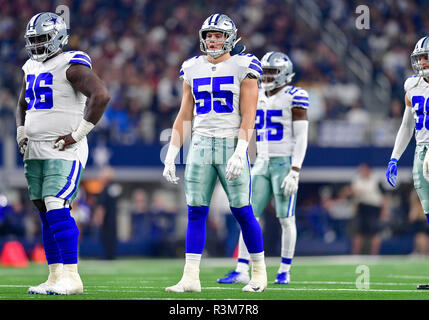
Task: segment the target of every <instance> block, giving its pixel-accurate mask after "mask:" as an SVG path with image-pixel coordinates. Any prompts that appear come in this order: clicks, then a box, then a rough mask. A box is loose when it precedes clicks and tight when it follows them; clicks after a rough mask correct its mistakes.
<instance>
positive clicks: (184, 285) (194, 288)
mask: <svg viewBox="0 0 429 320" xmlns="http://www.w3.org/2000/svg"><path fill="white" fill-rule="evenodd" d="M165 291H166V292H201V283H200V280H195V279H193V280H191V279H183V278H182V280H180V281H179V283H178V284H176V285H174V286H171V287H167V288H165Z"/></svg>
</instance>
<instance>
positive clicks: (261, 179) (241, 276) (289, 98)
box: [217, 52, 309, 284]
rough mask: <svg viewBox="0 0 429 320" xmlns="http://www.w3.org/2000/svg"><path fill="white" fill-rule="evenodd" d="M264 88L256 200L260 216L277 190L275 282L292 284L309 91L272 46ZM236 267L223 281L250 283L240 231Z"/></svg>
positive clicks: (265, 62) (255, 209)
mask: <svg viewBox="0 0 429 320" xmlns="http://www.w3.org/2000/svg"><path fill="white" fill-rule="evenodd" d="M261 63H262V69H263V72H264V74H263V76H262V83H261V86H262V89H261V90H260V91H259V98H258V110H257V113H256V145H257V157H256V160H255V163H254V166H253V168H252V205H253V212H254V214H255V217H256V218H257V219H258V220H259V219H260V217H261V215H262V213H263V211H264V209H265V207H266V205H267V204H268V201H270V200H271V197H272V196H274V202H275V208H276V216H277V218H278V219H279V222H280V225H281V228H282V236H281V262H280V268H279V269H278V272H277V277H276V279H275V281H274V283H275V284H289V281H290V268H291V263H292V259H293V256H294V253H295V243H296V224H295V205H296V196H297V191H298V180H299V172H300V170H301V166H302V162H303V161H304V157H305V153H306V149H307V136H308V118H307V108H308V106H309V99H308V93H307V91H305V90H304V89H301V88H299V87H294V86H293V85H289V84H290V82H291V81H292V78H293V76H294V73H293V65H292V62H291V60H290V59H289V57H288V56H287V55H286V54H284V53H281V52H268V53H267V54H265V55H264V56H263V57H262V59H261ZM238 248H239V250H238V260H237V267H236V269H235V270H234V271H231V272H229V273H227V274H226V276H225V277H224V278H221V279H218V280H217V281H218V282H219V283H247V282H248V281H249V274H248V270H249V260H250V256H249V253H248V251H247V249H246V245H245V243H244V242H243V237H242V235H241V234H240V238H239V245H238Z"/></svg>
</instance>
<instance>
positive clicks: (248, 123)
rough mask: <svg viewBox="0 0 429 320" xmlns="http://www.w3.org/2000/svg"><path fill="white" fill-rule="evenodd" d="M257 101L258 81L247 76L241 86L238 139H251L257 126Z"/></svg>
mask: <svg viewBox="0 0 429 320" xmlns="http://www.w3.org/2000/svg"><path fill="white" fill-rule="evenodd" d="M257 103H258V81H257V80H256V79H254V78H245V79H244V80H243V81H242V82H241V87H240V114H241V125H240V133H239V135H238V139H243V140H245V141H249V140H250V137H251V136H252V134H253V129H254V127H255V118H256V106H257Z"/></svg>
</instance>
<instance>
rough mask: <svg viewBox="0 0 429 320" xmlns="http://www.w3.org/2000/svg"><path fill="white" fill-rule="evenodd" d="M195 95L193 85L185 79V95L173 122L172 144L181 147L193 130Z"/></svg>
mask: <svg viewBox="0 0 429 320" xmlns="http://www.w3.org/2000/svg"><path fill="white" fill-rule="evenodd" d="M193 110H194V96H193V95H192V91H191V86H190V85H189V84H187V83H186V82H185V81H183V95H182V102H181V105H180V110H179V113H178V114H177V117H176V120H175V121H174V124H173V133H172V136H171V144H172V145H174V146H176V147H177V148H180V147H181V146H182V144H183V142H184V141H185V139H186V137H187V136H188V134H189V132H190V130H191V122H192V119H193V117H194V113H193Z"/></svg>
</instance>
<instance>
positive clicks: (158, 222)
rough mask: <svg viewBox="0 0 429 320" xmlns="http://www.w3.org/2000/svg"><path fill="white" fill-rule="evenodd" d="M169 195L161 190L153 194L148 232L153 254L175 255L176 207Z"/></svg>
mask: <svg viewBox="0 0 429 320" xmlns="http://www.w3.org/2000/svg"><path fill="white" fill-rule="evenodd" d="M169 197H170V195H169V193H166V192H165V191H162V190H158V191H156V192H155V193H154V195H153V202H152V210H151V211H152V215H151V225H150V227H151V229H150V233H149V234H150V238H151V241H152V242H151V247H152V255H153V256H174V255H175V243H176V239H175V230H176V218H177V207H176V206H175V205H173V204H172V202H171V199H169Z"/></svg>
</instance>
